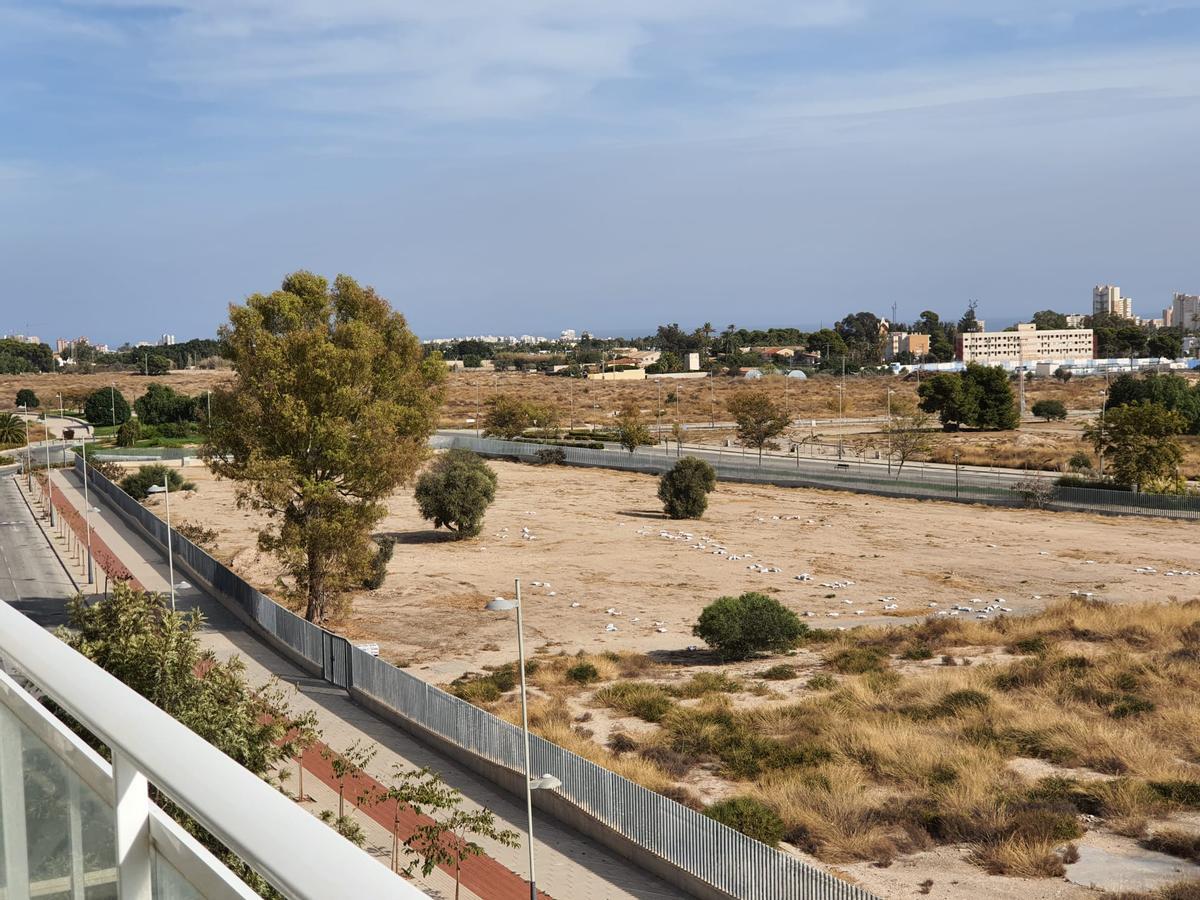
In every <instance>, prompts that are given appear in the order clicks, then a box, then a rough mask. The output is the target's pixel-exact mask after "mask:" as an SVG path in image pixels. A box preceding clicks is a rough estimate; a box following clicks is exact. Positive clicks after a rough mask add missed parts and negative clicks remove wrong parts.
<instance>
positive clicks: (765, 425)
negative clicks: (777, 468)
mask: <svg viewBox="0 0 1200 900" xmlns="http://www.w3.org/2000/svg"><path fill="white" fill-rule="evenodd" d="M725 408H726V409H728V410H729V414H730V415H731V416H733V420H734V422H736V423H737V436H738V440H739V441H741V442H742V444H744V445H745V446H747V447H754V448H755V449H757V450H758V461H759V463H760V464H761V463H762V454H763V450H764V449H766V448H770V449H775V447H776V446H778V445H777V444H776V443H775V438H777V437H779V436H780V435H781V434H783V433H784V431H786V430H787V427H788V425H790V424H791V419H790V418H789V417H788V414H787V411H786V410H785V409H784V408H783V405H782V404H780V403H778V402H776V401H775V399H774V398H773V397H771V395H770V394H768V393H767V392H766V391H761V390H751V391H739V392H737V393H736V394H734V395H733V396H732V397H730V398H729V399H728V400H727V401H726V402H725Z"/></svg>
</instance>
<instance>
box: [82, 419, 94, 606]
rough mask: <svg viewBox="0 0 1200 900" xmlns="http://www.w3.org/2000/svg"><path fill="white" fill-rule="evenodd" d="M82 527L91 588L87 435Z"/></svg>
mask: <svg viewBox="0 0 1200 900" xmlns="http://www.w3.org/2000/svg"><path fill="white" fill-rule="evenodd" d="M83 528H84V531H86V532H87V579H88V584H90V585H92V586H93V588H94V587H95V584H96V579H95V578H94V577H93V575H92V504H91V502H90V501H89V500H88V456H87V437H86V436H85V437H84V438H83Z"/></svg>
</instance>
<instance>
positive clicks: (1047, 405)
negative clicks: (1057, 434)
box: [1033, 400, 1067, 422]
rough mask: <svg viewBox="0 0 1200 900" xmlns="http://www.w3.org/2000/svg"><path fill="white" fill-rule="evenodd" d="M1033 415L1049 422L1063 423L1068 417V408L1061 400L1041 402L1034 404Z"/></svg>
mask: <svg viewBox="0 0 1200 900" xmlns="http://www.w3.org/2000/svg"><path fill="white" fill-rule="evenodd" d="M1033 414H1034V415H1035V416H1037V417H1038V418H1039V419H1045V420H1046V421H1047V422H1049V421H1050V420H1051V419H1057V420H1059V421H1062V420H1063V419H1065V418H1066V417H1067V408H1066V406H1064V405H1063V402H1062V401H1061V400H1039V401H1038V402H1037V403H1035V404H1033Z"/></svg>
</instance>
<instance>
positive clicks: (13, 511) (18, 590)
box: [0, 477, 75, 628]
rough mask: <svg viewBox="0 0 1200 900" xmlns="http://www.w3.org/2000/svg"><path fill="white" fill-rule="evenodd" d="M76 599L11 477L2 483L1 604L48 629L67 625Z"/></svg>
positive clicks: (0, 522) (0, 489) (0, 496)
mask: <svg viewBox="0 0 1200 900" xmlns="http://www.w3.org/2000/svg"><path fill="white" fill-rule="evenodd" d="M74 595H75V584H74V583H73V582H72V581H71V579H70V578H69V577H68V576H67V573H66V571H65V570H64V569H63V567H62V564H61V563H60V562H59V561H58V557H57V556H55V554H54V552H53V551H52V550H51V549H50V545H49V544H48V543H47V541H46V536H45V534H43V532H42V530H41V529H40V528H39V527H38V524H37V521H36V520H35V519H34V517H33V515H32V514H31V513H30V511H29V507H28V506H26V505H25V500H24V498H23V497H22V496H21V492H20V491H19V490H18V489H17V486H16V484H15V482H14V481H13V479H12V478H11V477H9V478H2V479H0V600H4V601H6V602H8V603H9V604H10V605H11V606H13V607H14V608H15V609H18V610H20V611H21V612H22V613H24V614H25V615H26V616H28V617H29V618H31V619H33V620H34V621H35V622H38V623H39V624H41V625H45V626H46V627H48V628H51V627H54V626H57V625H61V624H63V623H64V622H65V621H66V601H67V599H68V598H69V597H72V596H74Z"/></svg>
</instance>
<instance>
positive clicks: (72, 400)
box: [0, 369, 233, 410]
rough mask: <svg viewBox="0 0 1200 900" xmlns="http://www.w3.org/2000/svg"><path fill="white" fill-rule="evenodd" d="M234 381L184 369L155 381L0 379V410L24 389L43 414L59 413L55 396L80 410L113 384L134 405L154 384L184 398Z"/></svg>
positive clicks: (43, 376) (120, 376)
mask: <svg viewBox="0 0 1200 900" xmlns="http://www.w3.org/2000/svg"><path fill="white" fill-rule="evenodd" d="M232 378H233V373H232V372H230V371H229V370H220V369H185V370H182V371H178V372H168V373H167V374H166V375H157V376H155V377H153V378H147V377H145V376H143V375H137V374H135V373H133V372H114V373H111V374H110V373H107V372H101V373H96V374H93V375H77V374H74V373H65V374H59V373H56V372H44V373H25V374H23V375H0V408H2V409H8V408H10V407H11V405H12V403H13V402H14V400H15V398H16V396H17V391H19V390H20V389H21V388H32V389H33V392H34V393H35V394H37V395H38V399H39V400H40V401H41V402H42V407H41V408H42V410H49V409H50V407H51V406H52V405H53V406H54V408H55V409H57V403H58V401H57V399H56V398H55V394H58V393H61V394H62V395H63V401H64V403H65V405H66V406H67V408H68V409H69V408H71V407H74V408H76V409H78V408H80V407H81V406H82V405H83V401H84V400H86V399H87V397H88V396H89V395H90V394H91V393H92V392H93V391H98V390H100V389H101V388H106V387H108V386H109V385H111V384H114V383H115V384H116V387H117V390H118V391H120V392H121V393H122V394H124V395H125V399H126V400H128V401H129V402H130V403H133V401H134V400H136V399H137V398H138V397H140V396H142V394H144V393H146V387H147V386H148V385H150V384H152V383H153V384H165V385H168V386H169V387H172V388H174V389H175V390H177V391H181V392H182V393H185V394H202V393H204V391H206V390H216V389H217V388H218V387H220V386H221V385H223V384H228V383H229V382H230V381H231V380H232Z"/></svg>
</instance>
